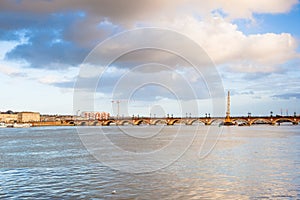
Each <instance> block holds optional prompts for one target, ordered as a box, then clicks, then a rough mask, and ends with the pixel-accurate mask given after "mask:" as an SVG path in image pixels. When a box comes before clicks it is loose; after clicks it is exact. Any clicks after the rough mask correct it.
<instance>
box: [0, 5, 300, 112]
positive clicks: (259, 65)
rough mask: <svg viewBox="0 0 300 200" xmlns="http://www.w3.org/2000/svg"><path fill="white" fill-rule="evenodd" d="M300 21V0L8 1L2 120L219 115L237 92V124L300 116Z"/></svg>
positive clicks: (0, 16)
mask: <svg viewBox="0 0 300 200" xmlns="http://www.w3.org/2000/svg"><path fill="white" fill-rule="evenodd" d="M299 21H300V2H299V1H298V0H249V1H240V0H230V1H228V0H200V1H199V0H185V1H183V0H144V1H133V0H127V1H115V0H113V1H112V0H90V1H84V0H40V1H36V0H2V1H0V47H1V48H0V83H1V86H2V87H1V98H0V111H2V112H3V111H7V110H13V111H37V112H41V113H42V114H77V113H80V112H84V111H91V110H94V111H105V112H110V113H112V115H117V114H119V115H124V116H127V115H129V116H132V115H141V116H149V115H152V116H154V115H156V116H160V115H161V116H166V115H167V114H170V115H171V114H174V116H187V115H192V116H204V115H205V113H211V114H212V115H219V116H220V115H221V116H222V115H224V113H225V103H226V95H227V91H228V90H230V92H231V115H247V114H248V113H249V112H250V113H251V114H252V115H269V114H270V112H271V111H272V112H273V113H274V114H284V115H285V114H287V113H288V114H290V115H293V114H294V112H296V113H297V114H299V113H300V105H299V103H300V84H299V83H300V46H299V40H300V28H299V25H298V23H299ZM187 58H189V59H187ZM109 59H110V60H109ZM191 60H192V61H193V62H190V61H191ZM195 63H196V65H195ZM214 100H216V101H214ZM79 102H80V103H79ZM117 102H119V103H117ZM118 106H119V109H118Z"/></svg>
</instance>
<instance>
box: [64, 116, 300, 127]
mask: <svg viewBox="0 0 300 200" xmlns="http://www.w3.org/2000/svg"><path fill="white" fill-rule="evenodd" d="M230 119H231V122H232V123H233V124H236V125H248V126H250V125H253V124H270V125H276V124H278V125H280V123H284V122H289V123H291V124H293V125H297V124H299V122H300V116H294V117H293V116H276V117H273V116H262V117H260V116H253V117H231V118H230ZM224 122H225V118H224V117H197V118H196V117H194V118H192V117H191V118H179V117H174V118H150V117H142V118H121V119H116V118H111V119H107V120H69V121H66V123H68V124H74V125H75V126H110V125H116V126H123V125H142V124H143V125H174V124H182V125H193V124H196V123H202V124H204V125H211V124H222V123H224Z"/></svg>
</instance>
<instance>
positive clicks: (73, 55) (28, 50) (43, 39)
mask: <svg viewBox="0 0 300 200" xmlns="http://www.w3.org/2000/svg"><path fill="white" fill-rule="evenodd" d="M78 17H80V16H78V14H76V13H75V14H74V13H64V14H49V15H42V16H39V15H37V14H27V15H23V14H22V13H21V14H20V13H9V12H6V13H1V14H0V18H1V24H0V38H1V39H2V40H17V41H19V42H21V41H22V40H23V42H21V43H20V44H19V45H17V46H16V47H15V48H14V49H12V50H11V51H10V52H8V53H7V54H6V59H11V60H24V61H26V62H27V63H29V67H33V68H51V69H57V68H61V67H65V66H72V65H73V66H75V65H78V64H79V63H81V62H82V61H83V59H84V57H85V56H86V55H87V53H88V52H89V51H90V49H89V48H83V47H81V46H80V45H78V44H77V43H74V42H73V41H71V40H67V39H66V37H65V34H66V33H65V32H66V30H68V27H70V24H72V23H74V21H76V19H77V18H78Z"/></svg>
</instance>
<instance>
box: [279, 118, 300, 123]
mask: <svg viewBox="0 0 300 200" xmlns="http://www.w3.org/2000/svg"><path fill="white" fill-rule="evenodd" d="M295 119H296V118H295ZM295 119H291V118H278V119H276V120H274V124H275V123H280V121H283V122H281V123H284V122H291V123H292V124H296V123H297V124H298V123H299V121H300V120H298V121H297V120H295Z"/></svg>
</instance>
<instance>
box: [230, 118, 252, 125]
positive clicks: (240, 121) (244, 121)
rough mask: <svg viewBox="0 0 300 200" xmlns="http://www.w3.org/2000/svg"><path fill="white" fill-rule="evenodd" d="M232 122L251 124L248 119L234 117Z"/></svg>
mask: <svg viewBox="0 0 300 200" xmlns="http://www.w3.org/2000/svg"><path fill="white" fill-rule="evenodd" d="M232 122H234V123H236V124H237V125H250V122H249V121H248V120H247V119H233V120H232Z"/></svg>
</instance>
